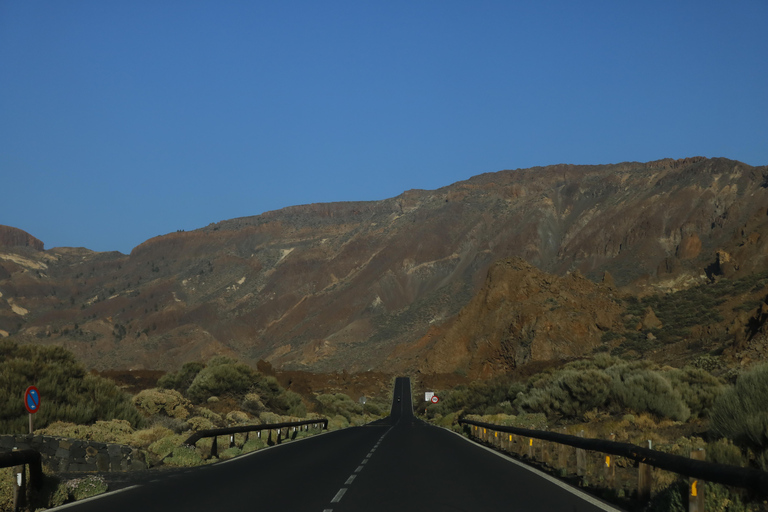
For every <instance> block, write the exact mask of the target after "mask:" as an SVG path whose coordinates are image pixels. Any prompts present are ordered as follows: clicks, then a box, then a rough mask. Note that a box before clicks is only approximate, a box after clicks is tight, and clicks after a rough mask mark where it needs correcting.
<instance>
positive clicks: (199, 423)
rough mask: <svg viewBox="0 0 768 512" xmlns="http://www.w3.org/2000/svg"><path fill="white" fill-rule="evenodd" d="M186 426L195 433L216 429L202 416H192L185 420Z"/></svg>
mask: <svg viewBox="0 0 768 512" xmlns="http://www.w3.org/2000/svg"><path fill="white" fill-rule="evenodd" d="M187 424H188V425H189V428H190V429H192V430H195V431H197V430H209V429H212V428H215V427H216V425H214V424H213V422H212V421H211V420H209V419H208V418H204V417H202V416H192V417H191V418H189V419H188V420H187Z"/></svg>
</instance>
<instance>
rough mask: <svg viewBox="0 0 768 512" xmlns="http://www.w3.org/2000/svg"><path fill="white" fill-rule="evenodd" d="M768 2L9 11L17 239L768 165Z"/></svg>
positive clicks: (38, 2) (3, 63)
mask: <svg viewBox="0 0 768 512" xmlns="http://www.w3.org/2000/svg"><path fill="white" fill-rule="evenodd" d="M767 23H768V1H767V0H747V1H741V0H734V1H730V2H724V1H722V0H717V1H708V0H703V1H701V0H700V1H682V0H681V1H678V0H675V1H671V2H670V1H659V2H656V1H648V2H617V1H594V2H575V1H573V0H562V1H539V0H537V1H529V2H515V1H509V0H504V1H497V2H483V1H471V2H470V1H465V2H454V1H445V0H440V1H413V0H411V1H407V2H400V1H386V2H370V1H360V0H355V1H334V0H329V1H316V0H311V1H302V2H292V1H280V2H266V1H251V0H249V1H234V0H233V1H191V0H184V1H173V0H163V1H157V0H151V1H142V0H131V1H104V0H94V1H85V0H83V1H80V0H70V1H61V0H56V1H53V0H48V1H45V0H34V1H30V0H0V224H9V225H12V226H16V227H19V228H21V229H24V230H26V231H28V232H30V233H31V234H33V235H34V236H36V237H38V238H40V239H41V240H43V242H45V244H46V247H47V248H50V247H54V246H85V247H88V248H90V249H94V250H100V251H106V250H119V251H121V252H125V253H127V252H129V251H130V250H131V248H133V247H134V246H136V245H138V244H139V243H141V242H143V241H144V240H146V239H147V238H150V237H152V236H155V235H159V234H164V233H168V232H172V231H175V230H177V229H186V230H190V229H195V228H198V227H201V226H205V225H207V224H209V223H211V222H217V221H220V220H224V219H229V218H234V217H241V216H247V215H256V214H259V213H261V212H264V211H267V210H274V209H278V208H282V207H284V206H289V205H294V204H304V203H312V202H328V201H346V200H370V199H383V198H386V197H392V196H395V195H397V194H399V193H401V192H402V191H404V190H407V189H411V188H425V189H434V188H438V187H441V186H444V185H448V184H450V183H453V182H456V181H459V180H463V179H467V178H469V177H471V176H473V175H476V174H480V173H483V172H491V171H498V170H502V169H515V168H518V167H530V166H535V165H549V164H557V163H575V164H602V163H613V162H621V161H628V160H635V161H648V160H655V159H659V158H666V157H670V158H682V157H686V156H694V155H703V156H708V157H714V156H724V157H728V158H732V159H735V160H741V161H743V162H746V163H748V164H751V165H766V164H768V37H766V24H767Z"/></svg>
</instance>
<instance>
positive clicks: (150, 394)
mask: <svg viewBox="0 0 768 512" xmlns="http://www.w3.org/2000/svg"><path fill="white" fill-rule="evenodd" d="M133 405H135V406H136V408H137V409H139V410H140V411H142V412H143V413H144V414H146V415H147V416H153V415H155V414H161V415H164V416H168V417H170V418H176V419H180V420H183V419H186V418H187V417H188V416H189V409H190V408H191V407H192V404H191V403H189V400H187V399H186V398H184V397H183V396H182V395H181V393H179V392H178V391H176V390H173V389H144V390H142V391H140V392H139V393H138V394H137V395H136V396H134V397H133Z"/></svg>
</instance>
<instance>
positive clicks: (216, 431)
mask: <svg viewBox="0 0 768 512" xmlns="http://www.w3.org/2000/svg"><path fill="white" fill-rule="evenodd" d="M310 425H312V426H313V428H318V426H319V425H322V427H321V429H323V430H328V420H327V419H325V418H319V419H314V420H304V421H292V422H286V423H265V424H261V425H242V426H239V427H226V428H212V429H208V430H199V431H197V432H195V433H194V434H192V435H191V436H189V438H188V439H187V440H186V441H184V444H185V445H187V446H194V445H195V443H197V442H198V441H199V440H200V439H202V438H204V437H212V438H213V444H212V445H211V457H217V456H218V454H219V451H218V445H217V439H218V437H219V436H226V435H228V436H230V437H229V446H230V448H231V447H233V446H235V434H242V433H245V434H246V439H245V442H248V434H249V433H250V432H256V433H257V434H258V436H259V437H261V432H263V431H264V430H268V431H269V432H268V434H267V439H268V440H271V439H272V431H273V430H277V439H276V440H275V442H276V443H277V444H280V442H281V441H282V439H283V435H282V434H283V429H285V431H286V432H285V436H286V437H287V436H288V434H289V431H288V429H292V430H291V431H292V432H298V431H297V429H300V428H301V427H305V430H309V426H310Z"/></svg>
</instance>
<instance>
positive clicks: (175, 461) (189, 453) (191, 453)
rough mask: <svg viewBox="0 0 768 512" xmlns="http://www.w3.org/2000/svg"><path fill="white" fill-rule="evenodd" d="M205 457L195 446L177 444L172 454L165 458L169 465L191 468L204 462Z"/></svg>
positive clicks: (164, 461)
mask: <svg viewBox="0 0 768 512" xmlns="http://www.w3.org/2000/svg"><path fill="white" fill-rule="evenodd" d="M203 462H204V461H203V458H202V457H201V456H200V454H199V453H198V452H197V450H196V449H195V448H194V447H193V446H176V447H175V448H173V451H172V452H171V456H170V457H167V458H165V459H164V460H163V463H164V464H166V465H168V466H176V467H182V468H189V467H193V466H199V465H201V464H203Z"/></svg>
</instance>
